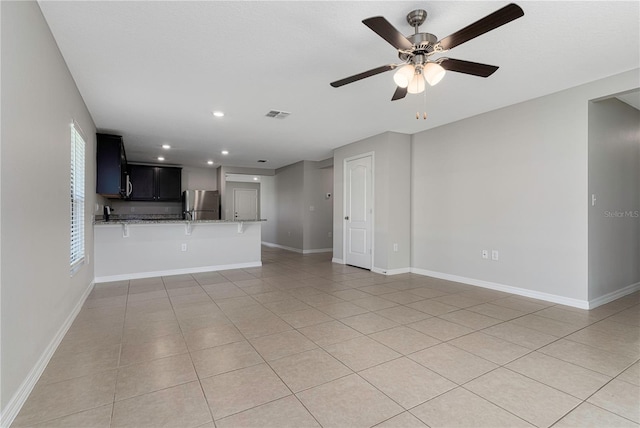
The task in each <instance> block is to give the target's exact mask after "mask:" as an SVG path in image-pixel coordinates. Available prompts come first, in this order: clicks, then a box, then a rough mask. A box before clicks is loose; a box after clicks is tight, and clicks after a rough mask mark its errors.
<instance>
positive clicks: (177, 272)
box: [95, 261, 262, 283]
mask: <svg viewBox="0 0 640 428" xmlns="http://www.w3.org/2000/svg"><path fill="white" fill-rule="evenodd" d="M260 266H262V262H260V261H258V262H247V263H233V264H228V265H213V266H201V267H196V268H184V269H173V270H158V271H153V272H135V273H125V274H122V275H109V276H97V277H96V279H95V282H96V283H101V282H111V281H127V280H130V279H141V278H154V277H156V276H171V275H182V274H186V273H202V272H215V271H218V270H229V269H246V268H254V267H260Z"/></svg>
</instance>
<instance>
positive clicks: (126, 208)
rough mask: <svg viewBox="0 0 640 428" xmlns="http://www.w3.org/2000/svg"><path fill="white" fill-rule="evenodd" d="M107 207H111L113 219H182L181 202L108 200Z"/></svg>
mask: <svg viewBox="0 0 640 428" xmlns="http://www.w3.org/2000/svg"><path fill="white" fill-rule="evenodd" d="M108 205H109V206H110V207H111V215H112V216H113V217H114V218H118V217H119V218H140V217H143V216H159V217H154V218H163V217H169V218H173V217H176V216H178V217H182V203H181V202H133V201H119V200H116V199H110V200H109V201H108ZM98 214H102V213H98ZM150 218H151V217H150Z"/></svg>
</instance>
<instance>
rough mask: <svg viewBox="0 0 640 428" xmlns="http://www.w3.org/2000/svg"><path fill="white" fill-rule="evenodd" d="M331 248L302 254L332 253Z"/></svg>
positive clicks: (303, 251) (306, 251)
mask: <svg viewBox="0 0 640 428" xmlns="http://www.w3.org/2000/svg"><path fill="white" fill-rule="evenodd" d="M332 252H333V248H316V249H313V250H302V254H317V253H332Z"/></svg>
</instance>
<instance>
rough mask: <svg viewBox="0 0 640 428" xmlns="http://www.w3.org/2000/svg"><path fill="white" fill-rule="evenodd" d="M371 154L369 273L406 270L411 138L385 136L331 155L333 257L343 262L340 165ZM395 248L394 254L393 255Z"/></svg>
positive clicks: (409, 217)
mask: <svg viewBox="0 0 640 428" xmlns="http://www.w3.org/2000/svg"><path fill="white" fill-rule="evenodd" d="M369 152H373V153H374V165H373V168H374V176H373V181H374V184H373V185H374V234H373V245H374V248H373V269H374V270H376V271H385V272H386V271H393V270H408V269H409V268H410V255H411V248H410V247H411V229H410V220H411V210H410V207H411V181H410V178H411V177H410V167H411V136H409V135H405V134H398V133H395V132H385V133H383V134H380V135H376V136H374V137H370V138H367V139H364V140H361V141H358V142H355V143H352V144H349V145H346V146H343V147H340V148H338V149H336V150H335V151H334V171H333V172H334V174H333V176H334V186H333V192H334V204H333V236H334V240H333V257H334V259H336V261H339V262H343V252H344V250H343V242H344V241H343V239H344V238H343V232H344V231H343V228H344V220H343V218H344V200H343V199H344V162H345V159H347V158H350V157H353V156H357V155H361V154H364V153H369ZM393 244H398V251H397V252H394V251H393Z"/></svg>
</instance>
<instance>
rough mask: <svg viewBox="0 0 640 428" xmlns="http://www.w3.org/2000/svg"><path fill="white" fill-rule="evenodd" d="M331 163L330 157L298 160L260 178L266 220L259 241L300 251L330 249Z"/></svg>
mask: <svg viewBox="0 0 640 428" xmlns="http://www.w3.org/2000/svg"><path fill="white" fill-rule="evenodd" d="M332 164H333V162H332V159H327V160H325V161H320V162H315V161H300V162H297V163H294V164H292V165H288V166H285V167H282V168H279V169H277V170H276V174H275V176H273V177H264V176H263V177H262V178H261V209H262V217H263V218H265V219H267V222H266V223H265V224H263V227H262V241H263V242H265V243H267V244H274V245H277V246H282V247H287V248H290V249H293V250H296V251H300V252H315V251H322V250H324V251H330V250H331V247H332V242H333V238H332V236H330V235H331V234H332V224H333V207H332V205H333V194H332V193H333V172H332V170H333V168H332ZM327 193H331V194H332V195H331V197H330V198H326V194H327Z"/></svg>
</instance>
